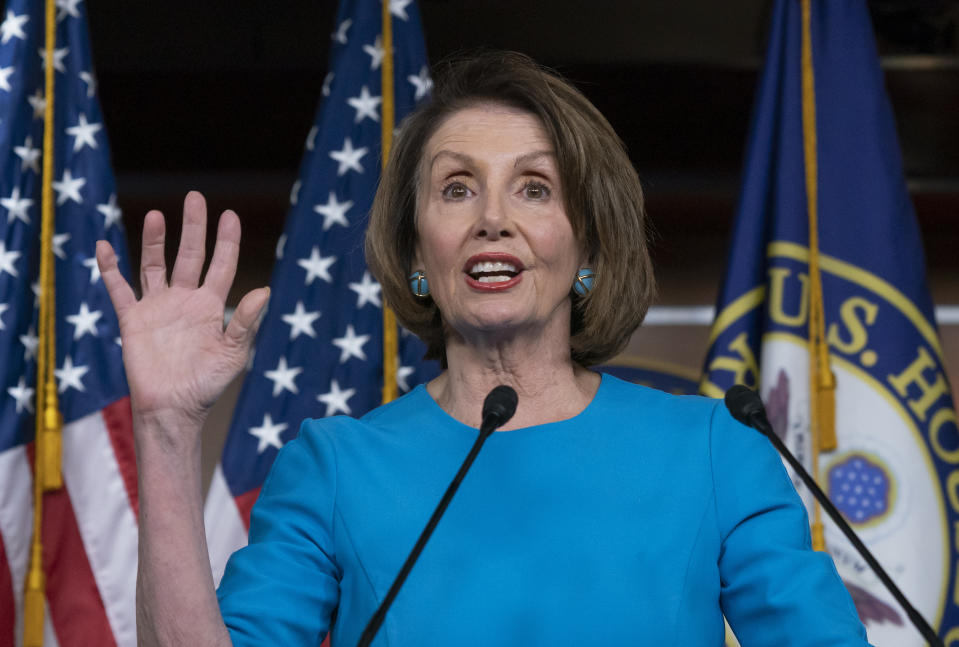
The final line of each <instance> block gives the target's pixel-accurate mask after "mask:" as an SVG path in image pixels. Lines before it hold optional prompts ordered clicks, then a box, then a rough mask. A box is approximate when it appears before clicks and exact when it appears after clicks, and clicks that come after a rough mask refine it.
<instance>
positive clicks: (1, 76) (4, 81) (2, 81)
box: [0, 65, 14, 92]
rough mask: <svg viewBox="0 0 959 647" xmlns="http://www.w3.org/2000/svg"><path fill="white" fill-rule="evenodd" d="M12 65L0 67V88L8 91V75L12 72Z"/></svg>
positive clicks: (9, 88)
mask: <svg viewBox="0 0 959 647" xmlns="http://www.w3.org/2000/svg"><path fill="white" fill-rule="evenodd" d="M13 69H14V68H13V66H12V65H11V66H10V67H0V90H6V91H7V92H9V91H10V90H11V89H12V88H11V87H10V76H11V75H12V74H13Z"/></svg>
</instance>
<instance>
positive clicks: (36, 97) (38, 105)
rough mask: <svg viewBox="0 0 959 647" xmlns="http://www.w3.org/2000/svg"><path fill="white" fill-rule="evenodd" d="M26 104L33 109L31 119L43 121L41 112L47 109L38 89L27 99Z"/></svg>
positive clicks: (45, 101) (41, 93)
mask: <svg viewBox="0 0 959 647" xmlns="http://www.w3.org/2000/svg"><path fill="white" fill-rule="evenodd" d="M27 103H29V104H30V107H32V108H33V118H34V119H43V111H44V110H46V109H47V100H46V99H45V98H44V97H43V92H41V91H40V88H37V91H36V92H35V93H33V95H31V96H29V97H27Z"/></svg>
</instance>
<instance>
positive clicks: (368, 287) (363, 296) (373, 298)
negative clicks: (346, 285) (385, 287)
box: [350, 271, 381, 308]
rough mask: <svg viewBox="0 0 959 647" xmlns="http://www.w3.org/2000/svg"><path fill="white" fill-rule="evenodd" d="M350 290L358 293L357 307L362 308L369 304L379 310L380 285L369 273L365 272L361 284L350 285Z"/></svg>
mask: <svg viewBox="0 0 959 647" xmlns="http://www.w3.org/2000/svg"><path fill="white" fill-rule="evenodd" d="M350 289H351V290H353V291H354V292H356V294H357V297H356V307H357V308H362V307H363V306H365V305H366V304H367V303H372V304H373V305H375V306H376V307H377V308H379V307H381V304H380V290H381V287H380V284H379V283H377V282H376V281H374V280H373V277H372V276H370V273H369V272H368V271H366V272H363V280H362V281H360V282H359V283H350Z"/></svg>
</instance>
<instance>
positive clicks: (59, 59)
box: [40, 47, 70, 72]
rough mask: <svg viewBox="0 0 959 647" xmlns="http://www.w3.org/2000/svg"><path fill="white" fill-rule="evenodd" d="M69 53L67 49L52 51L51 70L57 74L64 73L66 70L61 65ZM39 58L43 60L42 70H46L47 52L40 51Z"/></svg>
mask: <svg viewBox="0 0 959 647" xmlns="http://www.w3.org/2000/svg"><path fill="white" fill-rule="evenodd" d="M69 53H70V48H69V47H63V48H61V49H55V50H53V69H55V70H56V71H57V72H66V71H67V68H66V66H65V65H64V64H63V59H65V58H66V57H67V54H69ZM40 58H42V59H43V69H47V50H45V49H41V50H40Z"/></svg>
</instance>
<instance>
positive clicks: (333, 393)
mask: <svg viewBox="0 0 959 647" xmlns="http://www.w3.org/2000/svg"><path fill="white" fill-rule="evenodd" d="M355 393H356V389H346V390H341V389H340V385H339V383H338V382H337V381H336V379H334V380H333V381H332V382H330V390H329V392H327V393H323V394H321V395H318V396H316V399H317V400H319V401H320V402H322V403H323V404H325V405H326V414H325V415H326V416H332V415H333V414H335V413H336V412H337V411H339V412H340V413H345V414H346V415H350V414H351V413H352V411H351V410H350V405H349V404H347V402H348V401H349V399H350V398H352V397H353V395H354V394H355Z"/></svg>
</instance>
